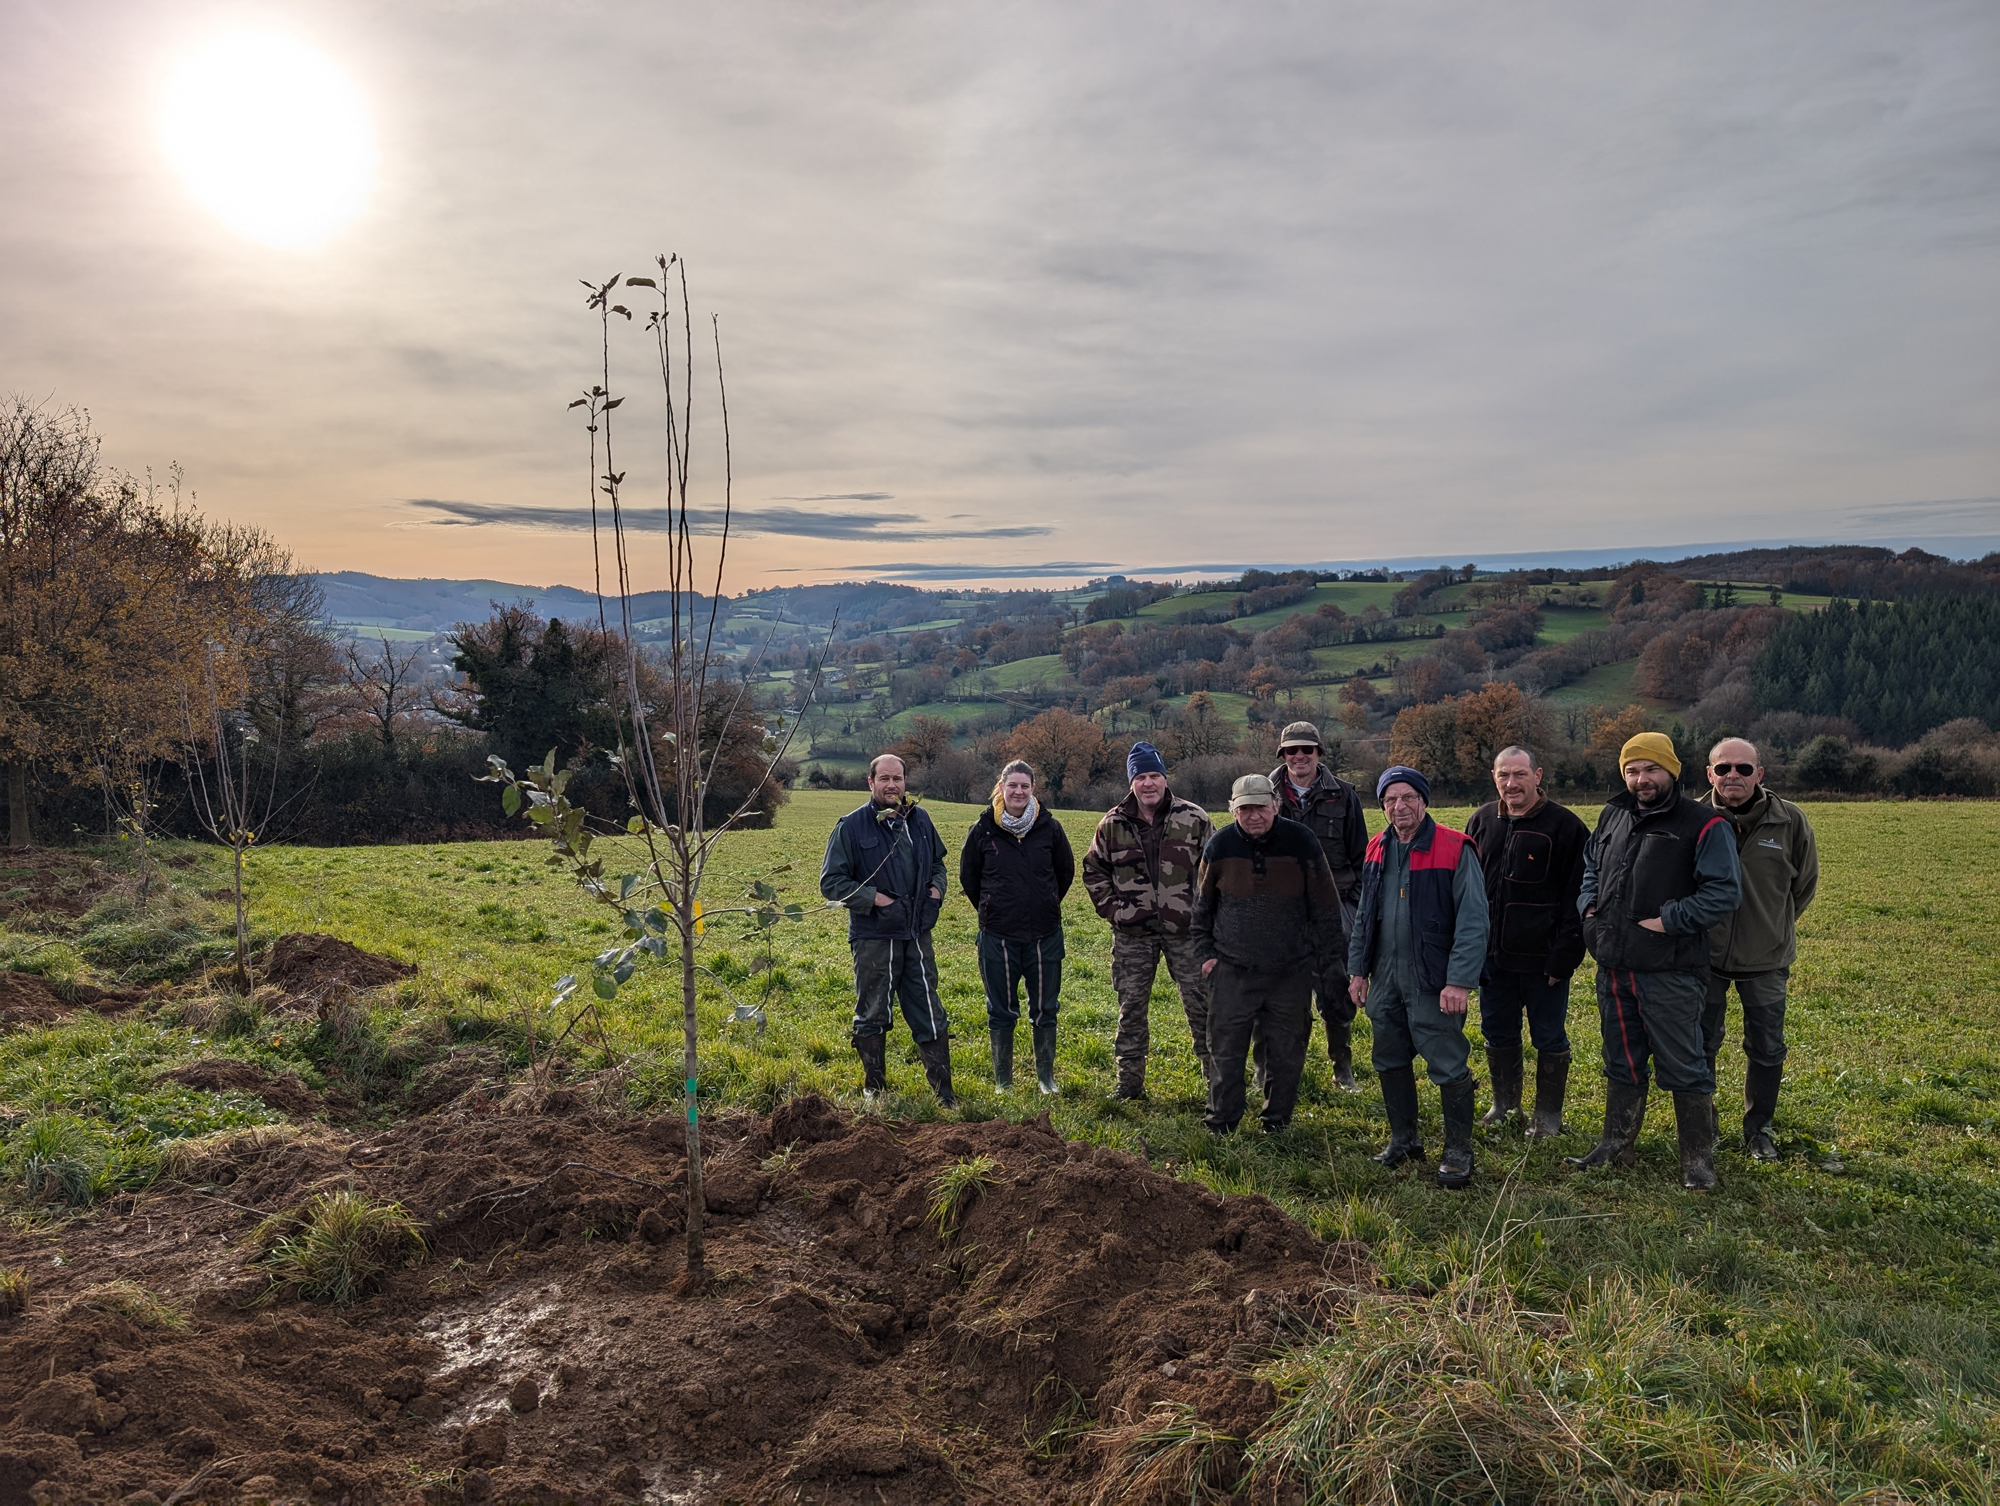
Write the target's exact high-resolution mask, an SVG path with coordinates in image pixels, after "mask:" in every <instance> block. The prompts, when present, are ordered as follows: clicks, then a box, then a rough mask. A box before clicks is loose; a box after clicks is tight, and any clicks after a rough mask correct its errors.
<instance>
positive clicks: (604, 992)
mask: <svg viewBox="0 0 2000 1506" xmlns="http://www.w3.org/2000/svg"><path fill="white" fill-rule="evenodd" d="M590 988H591V992H592V993H594V994H596V995H597V997H598V998H600V999H615V998H617V997H618V984H617V983H616V982H615V981H614V980H613V979H610V978H607V977H605V976H604V975H603V974H602V973H600V974H598V976H597V977H596V978H594V979H592V980H591V984H590Z"/></svg>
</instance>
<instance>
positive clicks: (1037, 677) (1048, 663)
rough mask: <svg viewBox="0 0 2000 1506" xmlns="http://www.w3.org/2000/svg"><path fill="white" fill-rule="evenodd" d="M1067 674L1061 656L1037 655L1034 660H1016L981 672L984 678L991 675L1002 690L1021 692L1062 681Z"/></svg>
mask: <svg viewBox="0 0 2000 1506" xmlns="http://www.w3.org/2000/svg"><path fill="white" fill-rule="evenodd" d="M1067 673H1068V671H1067V670H1065V669H1064V668H1063V661H1062V655H1061V654H1037V655H1035V656H1034V657H1033V658H1032V659H1016V660H1014V661H1013V663H1011V664H999V665H995V666H994V667H993V668H992V669H984V670H981V671H980V674H981V675H982V676H984V675H991V676H992V677H993V683H994V684H995V685H996V686H998V687H999V688H1000V689H1001V690H1020V689H1022V688H1024V687H1025V686H1029V685H1036V684H1039V683H1041V682H1042V681H1044V680H1057V679H1061V678H1062V677H1063V676H1064V675H1065V674H1067Z"/></svg>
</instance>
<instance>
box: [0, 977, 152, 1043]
mask: <svg viewBox="0 0 2000 1506" xmlns="http://www.w3.org/2000/svg"><path fill="white" fill-rule="evenodd" d="M146 997H147V996H146V992H145V990H143V989H131V988H119V989H111V988H98V987H96V986H95V985H93V984H89V983H63V984H58V983H51V982H50V981H49V980H48V979H47V978H43V977H40V976H38V975H37V974H35V973H15V972H0V1028H4V1029H9V1030H18V1029H22V1028H24V1027H26V1026H29V1025H47V1024H51V1023H53V1022H54V1021H57V1020H66V1019H68V1018H69V1017H70V1016H71V1015H73V1014H75V1013H76V1012H77V1011H78V1010H79V1009H87V1010H91V1011H94V1012H95V1013H98V1014H119V1013H121V1012H123V1011H124V1010H127V1009H130V1008H132V1007H133V1006H134V1005H137V1004H143V1003H144V1002H145V1001H146Z"/></svg>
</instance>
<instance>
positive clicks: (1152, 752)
mask: <svg viewBox="0 0 2000 1506" xmlns="http://www.w3.org/2000/svg"><path fill="white" fill-rule="evenodd" d="M1166 772H1167V761H1166V760H1165V759H1164V758H1162V757H1160V750H1159V749H1158V748H1156V747H1154V746H1153V745H1152V744H1151V743H1134V744H1132V751H1131V752H1130V753H1128V754H1126V755H1125V777H1126V778H1127V779H1128V780H1129V779H1137V778H1138V777H1139V776H1140V775H1141V774H1164V773H1166Z"/></svg>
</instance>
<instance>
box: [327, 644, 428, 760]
mask: <svg viewBox="0 0 2000 1506" xmlns="http://www.w3.org/2000/svg"><path fill="white" fill-rule="evenodd" d="M379 641H380V645H381V651H380V652H379V653H367V652H364V651H363V649H362V647H361V645H360V643H358V642H355V643H350V644H348V645H347V650H346V653H345V655H344V656H343V657H344V658H345V659H346V665H345V675H346V679H347V687H348V689H349V690H350V691H352V692H353V693H354V696H355V699H356V701H357V702H358V703H359V705H360V708H361V713H362V715H364V716H365V717H367V718H368V720H369V721H371V722H373V723H374V724H375V736H376V737H377V738H378V739H379V740H380V741H381V744H382V750H383V751H384V752H385V753H387V754H388V755H389V756H390V757H392V758H393V757H395V754H396V731H397V728H398V726H399V724H400V723H401V722H403V721H407V719H408V718H409V717H411V716H413V715H415V713H416V711H417V698H418V697H417V692H418V688H419V686H420V685H421V684H422V679H423V670H422V661H423V654H424V650H423V645H422V644H417V645H414V646H413V647H412V648H411V649H410V651H409V652H408V653H406V654H398V653H397V652H396V648H395V645H394V644H392V643H391V642H390V641H389V638H388V635H387V634H384V635H383V636H382V638H381V639H380V640H379Z"/></svg>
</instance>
